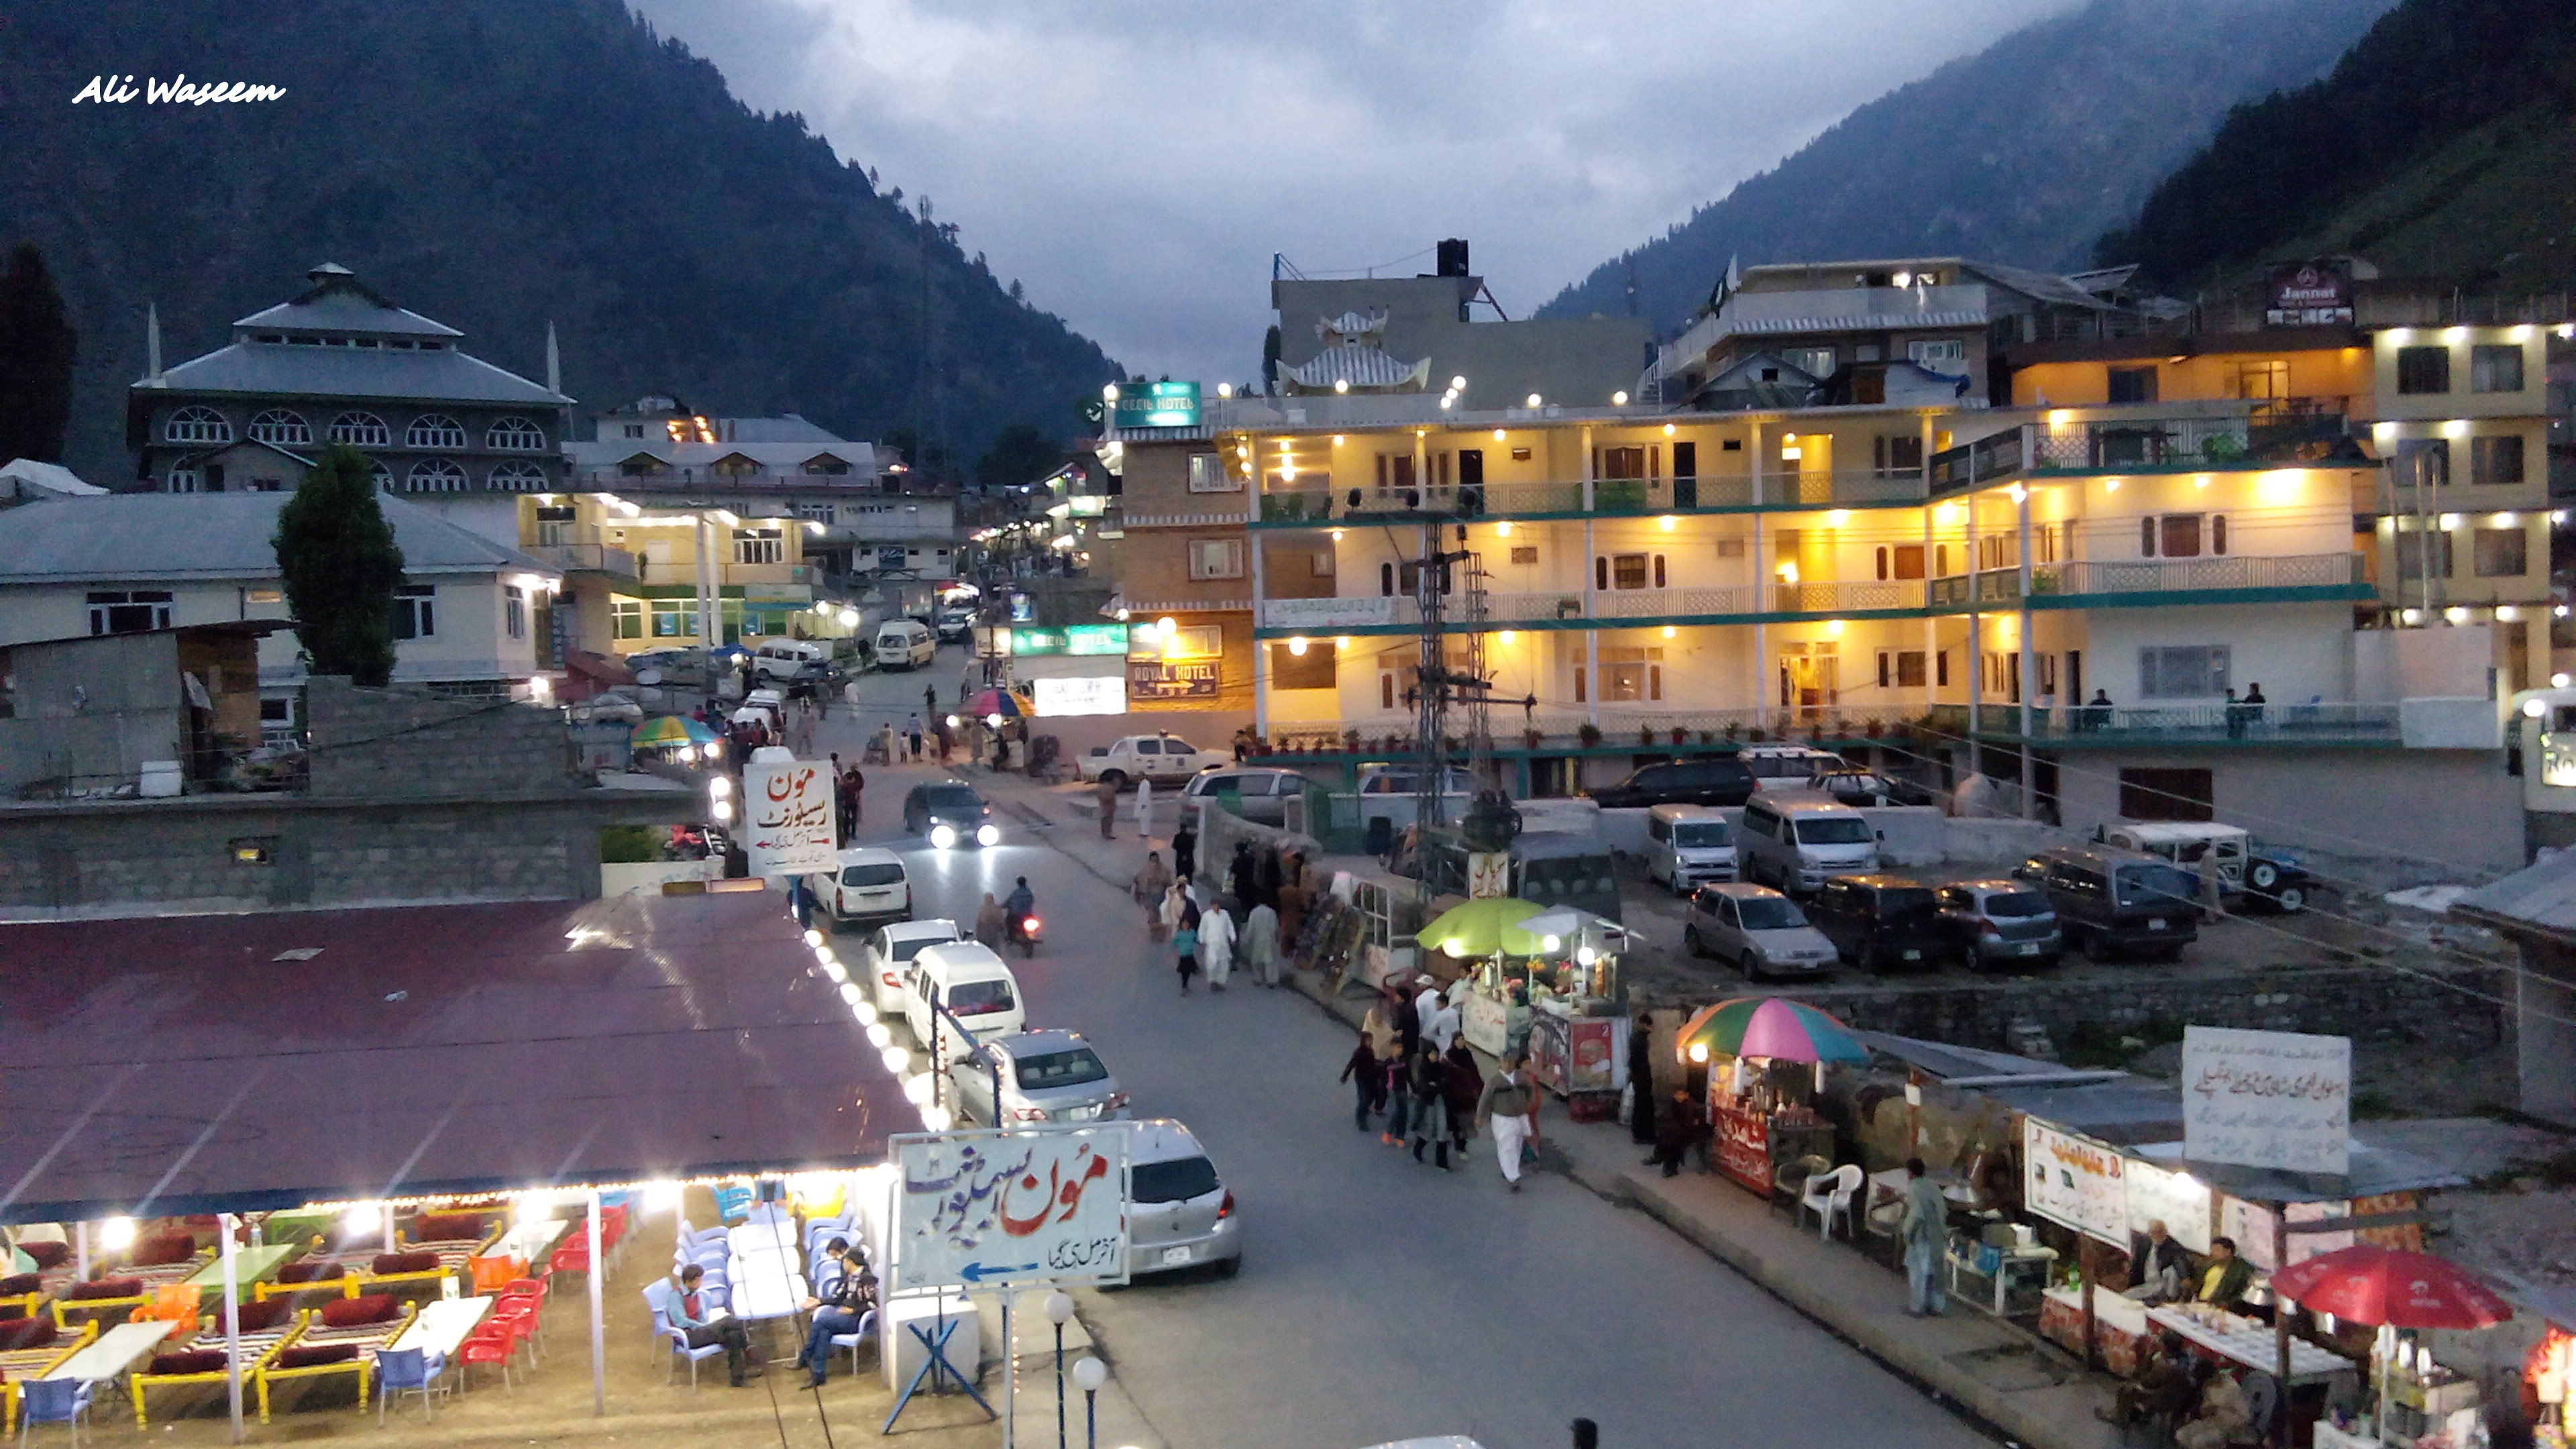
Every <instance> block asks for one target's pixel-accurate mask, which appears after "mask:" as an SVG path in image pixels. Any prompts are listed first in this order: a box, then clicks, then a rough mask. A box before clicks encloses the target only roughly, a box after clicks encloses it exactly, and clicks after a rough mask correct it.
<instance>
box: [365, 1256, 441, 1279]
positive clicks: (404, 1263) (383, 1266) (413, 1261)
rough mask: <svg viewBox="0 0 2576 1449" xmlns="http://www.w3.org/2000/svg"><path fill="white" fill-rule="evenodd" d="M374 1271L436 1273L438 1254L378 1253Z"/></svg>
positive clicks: (380, 1272) (381, 1272)
mask: <svg viewBox="0 0 2576 1449" xmlns="http://www.w3.org/2000/svg"><path fill="white" fill-rule="evenodd" d="M374 1271H375V1272H377V1273H379V1274H383V1273H435V1272H437V1271H438V1255H437V1254H436V1253H378V1254H377V1255H376V1262H375V1268H374Z"/></svg>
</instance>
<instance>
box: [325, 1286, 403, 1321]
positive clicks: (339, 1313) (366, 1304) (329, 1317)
mask: <svg viewBox="0 0 2576 1449" xmlns="http://www.w3.org/2000/svg"><path fill="white" fill-rule="evenodd" d="M395 1312H396V1310H395V1308H394V1296H393V1295H392V1294H390V1293H370V1294H368V1295H367V1296H366V1297H364V1298H343V1299H340V1300H339V1301H337V1302H334V1303H325V1304H323V1305H322V1323H323V1326H324V1327H326V1328H348V1327H351V1326H352V1325H355V1324H360V1323H383V1322H385V1321H387V1320H389V1319H391V1318H392V1317H393V1316H394V1314H395Z"/></svg>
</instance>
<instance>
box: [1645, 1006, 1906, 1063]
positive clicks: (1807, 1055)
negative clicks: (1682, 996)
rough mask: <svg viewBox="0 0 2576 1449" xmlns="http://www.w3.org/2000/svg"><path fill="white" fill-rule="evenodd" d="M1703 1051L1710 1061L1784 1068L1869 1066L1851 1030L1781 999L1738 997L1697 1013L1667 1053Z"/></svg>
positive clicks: (1865, 1055)
mask: <svg viewBox="0 0 2576 1449" xmlns="http://www.w3.org/2000/svg"><path fill="white" fill-rule="evenodd" d="M1695 1046H1704V1047H1706V1048H1708V1051H1709V1053H1710V1054H1711V1055H1718V1056H1730V1057H1769V1058H1772V1059H1773V1060H1775V1061H1784V1062H1847V1063H1850V1064H1852V1065H1855V1066H1858V1065H1862V1064H1865V1063H1867V1062H1868V1061H1869V1050H1868V1048H1866V1047H1863V1046H1862V1045H1861V1044H1860V1042H1859V1040H1858V1039H1857V1038H1855V1037H1854V1036H1853V1035H1852V1034H1851V1028H1850V1027H1847V1026H1845V1025H1843V1024H1842V1023H1841V1022H1839V1021H1836V1020H1834V1019H1833V1018H1832V1017H1830V1016H1827V1015H1826V1014H1824V1013H1823V1012H1821V1011H1818V1010H1816V1009H1815V1008H1814V1007H1812V1006H1806V1005H1802V1004H1800V1003H1798V1002H1795V1001H1791V1000H1789V999H1788V998H1787V997H1782V996H1739V997H1737V998H1736V999H1735V1000H1733V1001H1721V1002H1719V1003H1718V1004H1716V1005H1715V1006H1704V1007H1701V1008H1700V1010H1699V1012H1698V1014H1696V1015H1694V1016H1693V1017H1691V1019H1690V1020H1688V1021H1686V1022H1683V1023H1682V1029H1681V1032H1680V1034H1678V1035H1677V1036H1675V1037H1674V1038H1673V1050H1674V1051H1676V1052H1679V1053H1681V1054H1682V1055H1683V1056H1684V1057H1688V1056H1689V1055H1690V1050H1691V1048H1693V1047H1695Z"/></svg>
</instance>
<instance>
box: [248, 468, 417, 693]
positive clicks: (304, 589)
mask: <svg viewBox="0 0 2576 1449" xmlns="http://www.w3.org/2000/svg"><path fill="white" fill-rule="evenodd" d="M270 542H271V545H272V546H273V547H275V548H276V550H277V570H278V574H279V576H280V577H281V578H282V579H283V580H284V581H285V585H286V604H287V610H288V612H289V613H291V614H292V615H294V617H295V637H296V638H297V639H299V640H301V641H303V644H304V652H305V654H306V656H307V657H308V658H309V659H310V660H311V663H310V665H309V667H310V668H311V670H312V672H313V673H315V674H345V675H347V676H349V678H350V680H351V681H352V682H354V683H357V684H362V685H368V686H371V687H377V688H381V687H382V686H383V685H384V683H385V681H386V680H387V679H389V678H391V677H392V675H393V670H394V612H393V611H394V589H395V588H396V587H397V586H399V585H400V584H401V583H402V572H403V556H402V550H401V549H400V548H398V547H396V546H395V544H394V529H393V525H392V524H390V523H387V522H386V521H385V511H384V509H383V507H382V506H381V505H380V504H379V503H378V501H377V498H376V485H375V481H374V480H373V479H372V478H370V477H369V476H368V469H367V460H366V457H365V456H364V455H363V454H361V453H359V452H358V451H357V450H356V449H355V448H348V447H342V446H339V445H336V444H335V445H333V446H331V447H328V448H325V449H323V450H322V456H321V458H320V460H319V461H318V462H316V463H315V465H314V468H313V471H312V472H311V473H309V474H307V475H306V476H305V479H304V482H303V484H302V485H301V486H299V487H298V488H297V489H296V490H295V496H294V497H293V498H290V499H288V500H287V502H286V506H285V507H284V508H281V509H279V510H278V513H277V537H276V538H274V539H272V540H271V541H270Z"/></svg>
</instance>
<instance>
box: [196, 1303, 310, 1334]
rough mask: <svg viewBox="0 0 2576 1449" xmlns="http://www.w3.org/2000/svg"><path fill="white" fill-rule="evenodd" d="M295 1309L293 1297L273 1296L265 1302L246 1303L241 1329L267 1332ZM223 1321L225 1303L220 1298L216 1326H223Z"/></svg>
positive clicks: (246, 1331) (252, 1331) (242, 1309)
mask: <svg viewBox="0 0 2576 1449" xmlns="http://www.w3.org/2000/svg"><path fill="white" fill-rule="evenodd" d="M294 1311H295V1300H294V1299H292V1298H271V1299H269V1300H268V1301H267V1302H265V1303H245V1304H243V1305H242V1306H241V1331H242V1332H244V1333H266V1332H267V1331H268V1330H270V1329H272V1328H275V1327H276V1326H277V1325H278V1324H279V1322H281V1321H282V1320H284V1319H285V1317H286V1315H288V1314H290V1313H293V1312H294ZM223 1321H224V1310H223V1304H222V1303H221V1301H220V1300H219V1301H218V1302H217V1303H216V1305H215V1324H216V1326H217V1327H221V1326H222V1325H223Z"/></svg>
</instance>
